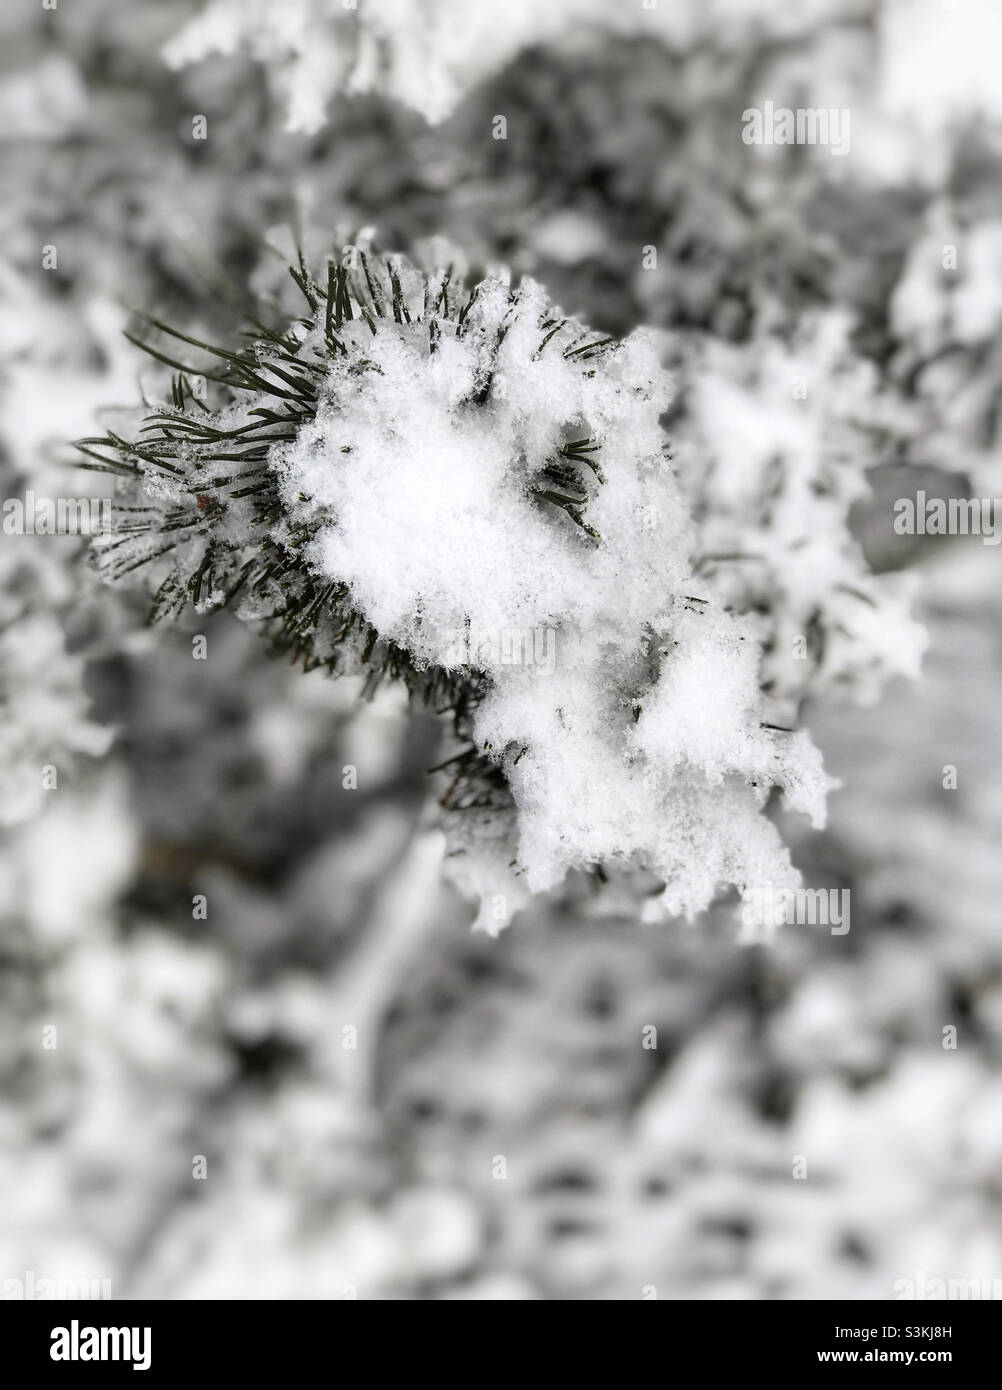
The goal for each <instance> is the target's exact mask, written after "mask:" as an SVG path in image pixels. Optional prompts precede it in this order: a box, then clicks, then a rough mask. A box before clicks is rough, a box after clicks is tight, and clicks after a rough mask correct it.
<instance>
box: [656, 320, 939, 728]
mask: <svg viewBox="0 0 1002 1390" xmlns="http://www.w3.org/2000/svg"><path fill="white" fill-rule="evenodd" d="M850 330H851V320H850V319H849V317H848V316H847V315H845V314H842V313H838V312H834V311H833V312H830V313H828V314H825V315H822V316H820V318H818V319H816V320H814V321H812V320H810V319H807V320H805V321H804V323H803V324H802V325H801V328H800V330H799V332H798V334H797V335H796V336H795V338H794V340H793V341H792V343H788V342H786V341H784V340H783V339H781V338H779V337H777V336H773V335H770V334H767V333H761V334H759V335H757V336H756V337H755V338H753V339H752V340H750V341H749V342H748V343H746V344H739V345H735V344H729V343H724V342H721V341H720V340H719V339H716V338H713V337H711V336H709V335H704V336H700V337H698V338H695V337H693V336H691V335H690V336H689V337H688V338H686V339H685V340H684V342H682V343H681V344H680V347H679V379H680V399H681V401H682V405H681V407H680V410H679V413H678V418H677V421H676V422H674V423H673V427H672V434H673V450H674V452H675V455H676V458H677V461H678V464H679V469H680V475H681V477H682V479H683V485H684V488H685V490H686V492H687V494H688V496H689V497H690V499H691V501H692V506H693V510H694V512H695V515H696V517H697V520H698V523H699V542H698V551H699V557H700V558H699V563H698V566H697V568H698V571H699V573H700V575H701V576H702V577H703V578H704V579H705V580H706V581H707V582H708V583H709V584H710V585H711V586H712V589H713V591H714V592H715V593H716V594H717V595H718V596H719V598H720V599H721V601H722V602H723V603H724V604H725V605H726V606H728V607H730V608H733V609H735V610H736V611H738V612H740V613H748V614H754V615H756V621H757V623H758V627H759V631H760V633H761V635H762V638H763V641H764V642H765V645H766V659H765V663H764V668H763V677H764V681H765V683H766V686H767V688H768V689H769V690H770V691H771V692H772V693H773V694H775V696H776V697H777V699H780V700H784V701H786V702H787V703H788V704H789V705H790V706H795V705H796V702H797V701H798V700H799V699H800V698H802V697H803V696H804V695H805V694H817V693H820V692H822V691H831V690H839V691H843V692H848V693H850V694H851V695H852V696H853V697H854V698H855V699H856V701H857V702H859V703H872V702H873V701H874V700H875V699H876V698H877V696H878V695H879V693H880V690H881V688H882V687H883V685H884V684H885V683H886V681H887V680H888V679H890V678H891V677H893V676H898V675H904V676H908V677H916V676H917V675H918V673H919V668H920V663H921V659H922V654H923V652H924V650H925V646H926V636H925V630H924V628H923V627H922V626H921V624H920V623H918V622H917V621H916V620H915V619H914V618H913V617H912V615H911V611H910V609H911V603H912V597H913V592H914V584H913V583H912V582H911V581H912V576H908V575H873V574H871V573H870V570H869V566H868V565H867V563H866V560H865V558H864V556H863V553H862V550H861V548H860V546H859V544H858V542H857V541H856V539H855V538H854V536H853V534H852V532H851V530H850V526H849V514H850V509H851V507H852V506H853V504H854V503H857V502H859V501H861V500H862V499H864V498H865V497H866V496H867V493H868V483H867V479H866V471H867V469H868V468H870V467H872V466H874V465H875V464H878V463H880V462H882V461H884V459H885V454H886V453H887V450H888V445H887V441H894V440H898V439H904V438H906V437H908V435H909V434H910V433H911V432H913V430H914V424H913V421H912V419H911V417H910V415H909V413H908V412H907V411H906V409H905V407H904V406H903V405H902V403H901V402H900V400H899V399H898V398H897V397H896V396H895V394H894V393H893V392H892V391H889V390H884V389H882V388H881V386H880V383H879V379H878V375H877V372H876V369H875V368H874V367H873V365H872V364H871V363H869V362H867V361H864V360H863V359H861V358H860V357H858V356H857V355H856V354H855V353H854V352H853V351H852V349H851V347H850Z"/></svg>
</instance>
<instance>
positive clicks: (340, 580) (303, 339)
mask: <svg viewBox="0 0 1002 1390" xmlns="http://www.w3.org/2000/svg"><path fill="white" fill-rule="evenodd" d="M356 275H357V283H356V285H355V288H354V292H352V290H351V288H350V278H349V275H348V274H347V272H343V271H340V270H338V268H336V267H334V266H332V268H331V272H330V275H329V277H328V281H327V288H326V290H322V289H320V288H319V286H317V285H311V284H310V283H309V282H308V281H306V280H305V279H303V286H304V293H305V294H306V297H307V300H308V302H309V303H311V304H312V305H316V306H317V308H316V311H315V313H314V315H313V318H312V320H306V321H304V326H302V327H301V328H300V330H299V331H296V332H294V333H293V334H291V335H290V336H289V338H287V339H285V340H281V341H279V340H277V339H276V340H275V341H273V342H272V343H271V344H270V345H268V344H261V345H260V346H259V349H258V350H257V354H256V356H254V357H252V358H251V359H249V360H243V359H241V360H240V361H235V360H234V359H233V358H232V357H231V359H230V361H231V367H235V369H236V371H237V372H242V373H244V381H245V383H246V384H245V386H244V393H245V394H242V395H241V398H240V399H238V400H237V401H236V402H235V403H233V404H231V405H226V406H224V407H223V408H222V409H221V411H220V412H219V413H218V414H217V415H215V416H211V417H210V419H209V420H208V422H207V421H206V418H205V416H204V415H203V414H202V412H201V411H200V410H198V409H192V408H188V409H187V410H182V409H181V408H180V406H179V407H178V408H177V409H175V410H172V411H166V412H162V413H161V414H160V415H159V416H157V417H153V419H152V420H151V422H150V424H149V425H147V426H146V427H145V429H144V431H143V433H142V435H141V437H140V441H139V442H138V443H137V444H136V445H132V446H130V445H127V444H122V443H121V441H117V442H116V438H115V437H110V438H109V439H108V440H106V441H105V442H104V447H105V449H108V448H110V449H112V450H114V451H115V452H114V459H115V461H113V462H109V463H108V464H107V466H108V467H109V468H115V467H117V468H118V469H119V471H121V472H122V473H125V474H126V475H128V474H129V473H130V472H133V471H135V470H136V469H138V470H139V473H140V476H141V478H142V480H143V482H144V484H145V492H146V494H147V499H146V500H145V501H142V500H137V501H136V502H135V503H134V504H133V505H132V506H131V507H130V508H127V509H126V510H125V511H124V512H123V513H122V520H121V523H120V532H119V534H118V535H116V536H114V537H113V538H110V539H109V538H103V537H102V538H98V541H97V545H98V548H99V553H102V552H103V558H104V563H105V565H106V567H107V569H108V570H109V571H110V573H112V574H116V573H127V572H130V571H131V570H132V569H133V568H134V567H135V566H136V565H137V564H139V563H142V562H144V561H146V560H152V561H153V562H154V563H155V564H156V563H158V562H159V563H160V565H161V567H162V566H163V565H166V566H167V573H166V577H165V578H164V579H163V580H162V581H161V583H160V587H159V589H158V595H157V602H158V604H160V605H161V606H162V607H164V608H167V607H171V606H173V607H175V608H176V607H177V606H178V605H179V604H183V603H184V601H185V599H186V598H192V599H194V600H195V602H196V604H199V603H201V604H203V605H206V604H210V605H214V604H219V603H223V602H227V601H229V600H230V599H231V597H232V598H236V600H237V602H238V603H239V604H240V605H241V608H240V611H241V612H242V613H243V614H244V615H245V616H248V617H251V618H264V619H265V620H266V621H269V622H274V621H275V620H276V618H277V619H278V621H279V622H281V621H282V619H283V617H284V616H285V615H286V614H287V613H288V610H289V605H288V603H287V602H286V604H285V608H284V610H283V608H282V603H283V597H282V589H283V583H284V580H283V579H282V577H281V576H283V575H285V574H286V572H288V571H291V570H292V569H293V567H294V566H302V568H303V570H304V571H305V574H306V576H307V577H305V578H304V577H302V576H301V577H300V579H299V583H300V585H301V586H304V587H301V590H300V592H299V593H298V594H297V611H298V613H299V614H300V615H301V620H302V626H303V628H304V629H305V628H306V627H307V625H308V626H309V627H310V628H312V629H320V630H321V640H323V635H324V634H323V628H324V627H326V628H327V629H331V628H333V627H336V625H337V624H338V623H340V624H341V625H342V627H349V628H351V627H353V628H354V630H355V632H356V634H357V638H356V641H355V649H354V653H353V655H354V659H355V660H356V661H357V662H360V663H361V664H362V665H363V666H364V665H365V664H366V663H367V662H369V661H370V660H371V658H372V656H373V653H374V652H377V650H378V653H379V654H383V653H387V652H393V653H402V654H405V660H406V663H407V665H408V667H409V668H411V669H412V670H413V671H415V672H417V673H421V672H440V673H444V674H443V678H442V679H440V680H437V681H436V683H437V684H438V685H442V684H444V683H445V682H447V681H449V680H452V681H461V682H462V681H465V682H467V684H469V683H470V682H471V681H472V682H473V683H474V685H475V698H471V704H472V705H473V710H472V717H471V722H470V724H469V730H468V732H469V736H470V738H471V739H472V741H473V743H474V745H475V746H476V747H477V748H478V749H480V750H482V752H483V753H484V754H486V755H487V757H488V758H489V759H490V761H491V762H493V763H495V764H497V765H498V766H499V767H500V769H501V770H502V772H503V774H504V778H505V781H506V783H507V786H508V788H509V789H510V792H511V796H512V798H513V803H514V812H515V824H514V826H513V827H512V835H513V836H514V840H515V842H516V845H517V848H516V853H515V869H516V873H517V874H518V875H524V876H525V882H526V886H527V887H528V889H529V890H530V891H532V892H538V891H540V890H543V889H548V888H553V887H555V886H557V885H558V884H559V883H560V882H561V881H562V880H563V878H564V876H565V874H566V872H567V870H568V869H571V868H581V869H583V868H589V867H591V866H593V865H601V864H604V863H607V862H611V861H616V860H619V861H621V862H623V863H626V864H633V865H636V866H638V867H642V868H645V869H648V870H651V871H653V872H654V873H656V874H657V875H659V876H660V877H661V878H662V879H663V880H664V881H665V883H666V885H667V887H666V889H665V891H664V894H663V897H662V900H661V907H662V909H663V910H664V911H666V912H668V913H670V914H677V913H686V914H692V913H695V912H698V911H700V910H702V909H703V908H705V907H706V906H707V905H708V904H709V903H710V901H711V900H712V899H713V897H714V896H715V894H716V892H718V891H719V890H721V889H723V888H726V887H728V886H731V885H737V886H738V887H739V889H742V890H744V889H745V888H747V887H748V886H749V885H751V884H756V883H760V882H772V883H784V882H791V881H795V879H794V877H793V875H792V871H791V869H790V865H789V860H788V857H787V855H786V852H785V851H784V850H783V848H782V846H781V843H780V841H779V838H778V836H777V834H776V832H775V830H774V829H773V828H772V827H771V826H770V825H769V824H768V823H767V822H766V821H764V820H763V819H762V818H761V816H760V814H759V813H760V810H761V808H762V806H763V805H764V803H765V800H766V798H767V796H768V793H769V790H770V789H771V788H772V787H774V786H779V787H782V788H783V789H784V791H785V792H786V796H787V800H788V803H789V804H790V806H791V807H792V808H793V809H796V810H799V811H802V812H804V813H806V814H807V815H809V816H810V817H811V819H812V821H813V822H814V824H816V825H820V824H822V823H823V820H824V799H825V789H826V783H825V779H824V776H823V774H822V772H821V768H820V759H819V758H818V756H817V754H816V752H815V751H814V750H813V749H812V747H811V745H810V742H809V740H808V738H807V736H806V735H805V734H804V733H797V732H794V731H793V730H792V729H791V728H789V727H787V726H782V725H777V724H776V723H775V722H773V721H772V720H770V719H769V718H768V715H769V713H770V711H769V708H768V707H767V705H766V704H765V703H764V702H763V698H762V695H761V692H760V689H759V658H760V648H759V645H758V643H757V641H756V633H755V629H754V627H753V625H752V624H751V623H749V622H745V621H742V620H740V619H739V618H737V617H735V616H734V615H733V614H731V613H730V612H728V611H727V610H726V609H725V608H724V607H723V606H722V605H719V604H718V603H716V602H715V601H714V598H713V595H712V592H711V591H710V590H706V591H703V586H702V585H701V584H700V583H699V582H698V580H697V579H696V577H695V576H694V574H693V570H692V565H691V561H690V558H689V557H690V553H691V551H692V548H693V536H692V533H691V528H690V522H689V516H688V512H687V509H686V505H685V502H684V500H683V499H682V497H681V496H680V494H679V492H678V489H677V487H676V483H675V480H674V478H673V475H672V470H671V467H670V464H669V461H668V459H667V458H666V457H665V441H664V437H663V433H662V430H661V426H660V417H661V415H662V414H663V413H664V411H665V409H666V408H667V406H668V404H669V401H670V398H671V392H670V384H669V380H668V378H667V376H666V375H665V374H664V372H663V371H662V369H661V368H660V366H659V364H658V361H657V358H656V356H655V354H654V352H653V349H652V346H651V344H650V343H649V342H648V341H647V340H646V339H645V337H644V336H643V335H642V334H636V335H633V336H631V337H630V338H628V339H627V340H626V341H625V342H624V343H622V344H620V345H617V344H615V343H613V342H612V341H611V340H609V339H603V338H600V337H596V335H594V334H591V333H589V332H588V331H587V330H585V329H583V328H582V327H581V326H580V325H578V324H575V323H573V322H571V321H568V320H567V319H565V318H563V317H561V316H560V314H559V312H558V311H555V310H553V309H552V307H551V306H550V305H549V303H548V302H547V299H546V296H545V294H544V292H543V291H542V290H541V288H540V287H539V286H537V285H536V284H534V283H533V282H531V281H526V282H524V283H523V284H522V286H521V287H520V288H519V289H517V290H512V288H511V287H510V285H509V283H508V282H507V281H506V280H504V279H501V278H494V279H487V280H484V281H482V282H480V283H479V284H478V285H476V286H475V287H474V288H473V290H472V291H465V290H464V289H463V288H462V287H461V286H456V285H453V284H450V282H449V278H448V276H447V275H442V274H440V275H439V276H438V277H437V278H434V279H432V280H430V281H429V280H427V279H424V278H423V277H421V276H420V275H418V273H417V272H416V271H414V270H413V269H412V268H411V267H409V266H407V265H403V264H399V263H397V264H390V265H388V268H387V269H386V270H385V271H383V270H379V271H374V270H373V269H371V268H370V263H369V261H368V259H367V258H365V257H364V256H363V257H362V271H361V272H357V273H356ZM301 278H302V277H301ZM318 296H320V297H321V298H322V301H323V302H322V304H321V302H320V299H318ZM353 304H354V308H352V305H353ZM280 364H281V365H280ZM267 382H270V383H271V386H270V388H268V387H266V383H267ZM282 383H284V387H283V384H282ZM269 389H270V391H271V393H272V394H274V395H277V396H279V397H282V396H283V395H284V396H286V397H287V398H288V400H289V401H290V402H292V403H293V404H289V405H287V406H286V407H285V408H284V409H283V410H281V411H278V412H276V411H275V410H274V409H273V408H272V406H271V404H270V403H269V404H268V405H266V404H265V401H266V399H267V396H268V392H269ZM175 392H176V397H177V400H178V402H181V401H183V388H182V387H181V386H180V385H177V386H176V387H175ZM238 394H240V393H238ZM203 409H204V408H203ZM220 441H227V442H231V443H232V444H235V445H237V446H239V447H238V448H237V449H236V451H235V452H228V451H224V450H223V449H222V448H221V444H220ZM97 456H98V457H106V455H100V454H98V455H97ZM223 459H225V460H227V461H229V460H232V459H236V460H237V461H238V463H239V464H240V465H242V468H238V469H237V470H234V471H233V472H231V473H227V474H226V476H224V477H223V478H220V477H219V476H218V475H219V474H220V472H221V468H220V463H221V461H222V460H223ZM224 471H225V470H224ZM262 477H263V478H264V479H265V481H262ZM131 491H132V492H133V493H135V487H134V486H132V487H131ZM273 492H274V500H273ZM142 495H143V490H142V489H141V490H140V492H139V494H138V496H139V498H142ZM135 531H138V532H139V534H140V537H141V538H142V539H141V542H140V544H139V546H138V547H137V545H136V544H135V543H134V536H133V534H132V533H133V532H135ZM262 546H268V547H270V548H271V549H270V550H269V552H268V553H269V555H271V554H272V552H274V553H275V554H276V555H277V556H279V558H271V559H269V567H270V568H269V570H268V572H267V573H266V574H261V573H260V569H261V561H260V557H259V556H257V555H255V547H258V548H260V547H262ZM165 551H166V552H167V554H168V558H167V559H166V560H164V559H163V558H162V557H163V555H164V552H165ZM283 556H284V557H286V558H285V559H282V558H280V557H283ZM188 576H191V578H189V577H188ZM242 590H246V591H247V594H248V596H247V597H242V595H241V591H242ZM314 593H315V594H316V597H314ZM307 596H308V607H304V605H306V602H307ZM269 604H270V605H271V606H270V607H269V606H268V605H269ZM346 613H347V614H350V615H357V621H355V620H354V619H353V617H351V616H348V617H346V616H345V614H346ZM366 634H368V635H366ZM341 636H342V638H343V634H341ZM363 638H364V641H363ZM328 640H329V639H328ZM335 640H336V637H335ZM377 644H378V647H377ZM360 645H361V650H359V647H360ZM547 656H548V658H549V659H546V658H547ZM464 732H465V730H464ZM501 867H502V868H503V867H504V865H503V862H502V866H501ZM510 877H511V876H510V873H508V872H507V871H506V872H504V874H503V876H500V877H498V876H495V879H494V881H493V882H484V883H482V884H481V885H480V892H481V895H482V896H483V897H484V898H485V900H486V899H487V898H488V897H489V898H491V899H494V898H501V899H502V900H503V901H504V900H505V899H506V897H507V894H508V892H509V885H510ZM513 891H515V892H517V891H518V890H517V888H516V889H514V890H513ZM486 906H487V905H486V902H485V911H486ZM481 920H482V922H483V923H484V924H485V925H487V924H488V922H489V921H490V918H489V917H486V916H482V919H481Z"/></svg>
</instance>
